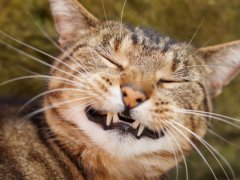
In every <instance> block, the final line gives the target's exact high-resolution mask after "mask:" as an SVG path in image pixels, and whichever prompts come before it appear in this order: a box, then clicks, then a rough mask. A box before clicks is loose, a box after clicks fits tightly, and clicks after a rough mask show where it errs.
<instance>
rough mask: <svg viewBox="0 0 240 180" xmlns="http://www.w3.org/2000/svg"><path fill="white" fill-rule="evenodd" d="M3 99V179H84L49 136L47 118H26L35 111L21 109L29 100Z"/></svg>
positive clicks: (0, 152)
mask: <svg viewBox="0 0 240 180" xmlns="http://www.w3.org/2000/svg"><path fill="white" fill-rule="evenodd" d="M1 100H2V101H1V104H0V179H1V177H4V178H5V179H25V178H27V179H28V178H29V179H38V177H45V178H46V179H81V178H79V177H81V175H80V174H79V171H78V169H77V168H76V166H75V165H74V164H73V163H72V162H71V161H70V160H69V158H68V157H67V156H66V155H65V154H64V153H63V152H61V151H60V150H59V148H58V147H57V146H54V145H53V143H51V141H49V139H47V137H46V133H48V129H47V125H45V124H44V121H43V119H42V118H44V117H41V116H38V117H34V118H32V119H24V118H23V117H24V115H26V114H27V113H29V112H31V111H30V110H29V109H27V110H26V111H25V112H23V113H19V112H18V111H19V109H20V108H21V107H22V105H23V104H24V102H25V101H23V100H19V99H1ZM34 109H36V107H34ZM45 178H43V179H45Z"/></svg>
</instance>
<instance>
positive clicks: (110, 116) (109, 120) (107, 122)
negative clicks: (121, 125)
mask: <svg viewBox="0 0 240 180" xmlns="http://www.w3.org/2000/svg"><path fill="white" fill-rule="evenodd" d="M112 120H113V113H110V112H109V113H107V120H106V125H107V126H110V124H111V122H112Z"/></svg>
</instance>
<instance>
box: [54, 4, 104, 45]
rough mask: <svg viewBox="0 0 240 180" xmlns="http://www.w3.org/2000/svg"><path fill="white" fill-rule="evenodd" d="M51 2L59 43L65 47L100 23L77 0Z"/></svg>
mask: <svg viewBox="0 0 240 180" xmlns="http://www.w3.org/2000/svg"><path fill="white" fill-rule="evenodd" d="M50 3H51V11H52V15H53V18H54V22H55V27H56V31H57V32H58V34H59V43H60V45H61V46H62V47H63V48H66V47H68V46H69V45H71V44H72V43H74V42H75V41H76V39H77V37H79V36H80V35H81V33H83V32H84V31H86V30H88V29H90V28H93V27H96V26H97V25H98V24H100V21H99V20H98V19H97V18H95V17H94V16H93V15H92V14H91V13H89V12H88V11H87V10H86V9H85V8H84V7H83V6H82V5H81V4H80V3H79V2H78V1H77V0H50Z"/></svg>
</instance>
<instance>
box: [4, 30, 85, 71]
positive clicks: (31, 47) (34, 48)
mask: <svg viewBox="0 0 240 180" xmlns="http://www.w3.org/2000/svg"><path fill="white" fill-rule="evenodd" d="M0 34H2V35H4V36H5V37H8V38H9V39H11V40H13V41H15V42H17V43H19V44H21V45H23V46H25V47H28V48H30V49H32V50H34V51H36V52H39V53H41V54H43V55H45V56H47V57H50V58H52V59H53V60H55V61H57V62H59V63H61V64H63V65H65V66H66V67H68V68H70V69H71V70H73V71H75V72H78V73H80V74H81V72H79V71H78V70H77V69H75V68H73V67H71V66H70V65H68V64H67V63H65V62H63V61H61V60H60V59H58V58H56V57H54V56H52V55H50V54H48V53H46V52H44V51H42V50H40V49H38V48H36V47H34V46H32V45H29V44H26V43H24V42H22V41H20V40H18V39H16V38H14V37H13V36H10V35H9V34H7V33H5V32H3V31H1V30H0Z"/></svg>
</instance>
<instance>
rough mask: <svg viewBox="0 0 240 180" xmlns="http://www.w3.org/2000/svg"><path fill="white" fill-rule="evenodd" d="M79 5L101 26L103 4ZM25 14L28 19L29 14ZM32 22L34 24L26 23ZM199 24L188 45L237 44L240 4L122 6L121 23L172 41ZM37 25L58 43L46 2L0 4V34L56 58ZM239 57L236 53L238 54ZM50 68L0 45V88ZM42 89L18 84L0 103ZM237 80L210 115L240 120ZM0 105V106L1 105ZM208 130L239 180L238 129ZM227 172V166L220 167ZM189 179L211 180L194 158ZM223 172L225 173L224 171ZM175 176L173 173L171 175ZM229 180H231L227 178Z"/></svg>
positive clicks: (110, 3) (190, 0)
mask: <svg viewBox="0 0 240 180" xmlns="http://www.w3.org/2000/svg"><path fill="white" fill-rule="evenodd" d="M103 1H104V4H105V9H106V15H107V18H108V19H111V20H119V19H120V14H121V10H122V6H123V0H118V1H116V0H103ZM81 2H82V4H83V5H84V6H85V7H87V9H89V11H90V12H92V13H93V14H94V15H95V16H96V17H98V18H99V19H102V20H104V19H105V16H104V11H103V4H102V0H81ZM29 12H30V14H31V15H30V14H29ZM31 16H33V18H34V20H33V19H32V18H31ZM202 21H203V24H202V25H201V27H200V29H199V32H198V33H197V35H196V37H195V38H194V39H193V42H192V44H194V45H196V46H198V47H202V46H205V45H206V44H207V45H213V44H218V43H224V42H228V41H232V40H236V39H240V1H239V0H231V1H226V0H127V3H126V7H125V10H124V16H123V22H125V23H130V24H134V25H138V26H146V27H151V28H154V29H156V30H158V31H160V32H162V33H163V34H166V35H168V36H170V37H172V38H174V39H176V40H180V41H186V42H188V41H189V40H190V39H191V38H192V36H193V34H194V33H195V32H196V30H197V28H198V26H199V25H200V23H201V22H202ZM36 24H40V25H41V27H42V28H43V29H44V30H45V31H46V32H47V33H48V34H49V36H50V37H51V38H52V39H54V40H55V41H57V34H56V32H55V30H54V25H53V22H52V18H51V13H50V10H49V3H48V1H47V0H36V1H34V0H1V2H0V30H2V31H4V32H6V33H8V34H9V35H12V36H14V37H15V38H17V39H19V40H21V41H23V42H25V43H27V44H30V45H33V46H35V47H37V48H39V49H41V50H43V51H45V52H46V53H49V54H51V55H54V56H56V55H57V54H58V53H59V50H58V49H57V48H56V47H55V46H54V45H53V44H52V43H51V42H50V41H49V40H48V39H47V38H46V37H45V36H44V35H43V33H42V32H41V31H40V29H39V28H38V26H37V25H36ZM0 40H1V41H4V42H6V43H9V44H11V45H14V46H15V47H17V48H18V49H20V50H23V51H24V52H27V53H29V54H31V55H32V56H35V57H37V58H40V59H42V60H44V61H47V62H51V59H50V58H47V57H46V56H43V55H41V54H39V53H37V52H34V51H32V50H30V49H29V48H26V47H24V46H23V45H20V44H18V43H14V42H13V41H11V40H10V39H9V38H6V37H4V36H2V35H0ZM239 53H240V52H239ZM48 70H49V68H48V67H46V66H44V65H41V64H39V63H37V62H34V61H33V60H31V59H29V58H26V57H25V56H23V55H20V54H18V53H17V52H14V51H12V50H10V49H9V48H7V47H6V46H5V45H3V44H1V43H0V82H3V81H6V80H9V79H12V78H16V77H21V76H24V75H30V74H31V73H30V71H33V72H35V73H41V74H47V73H48ZM44 88H45V83H44V81H42V80H41V79H28V80H22V81H17V82H14V83H11V84H8V85H5V86H3V87H0V97H24V98H30V97H33V96H34V95H36V94H38V93H40V92H42V91H43V90H44ZM239 88H240V76H238V77H237V78H236V79H235V80H234V81H233V82H232V83H231V85H229V86H228V87H226V88H225V91H224V93H223V94H221V95H220V96H219V97H218V98H217V99H216V103H215V111H216V112H218V113H220V114H224V115H227V116H231V117H235V118H239V119H240V110H239V108H240V92H239ZM0 103H1V102H0ZM211 130H212V131H214V132H216V133H218V134H219V135H220V136H221V137H223V138H226V139H227V140H228V141H229V143H231V144H233V145H230V144H229V143H227V142H224V141H223V140H220V139H219V138H217V137H216V136H214V135H213V134H211V133H209V135H208V136H207V141H208V142H210V143H211V144H212V145H213V146H214V147H215V148H216V149H217V150H218V151H219V152H220V153H221V154H222V155H223V156H224V157H225V158H226V159H227V160H228V162H229V163H230V164H231V165H232V167H233V169H234V171H235V173H236V175H237V177H238V179H240V156H239V153H240V149H239V147H240V132H239V129H237V128H234V127H231V126H227V125H226V124H225V123H221V122H215V120H213V124H212V126H211ZM201 151H202V152H203V154H204V156H205V157H206V158H207V159H208V160H209V162H210V164H211V166H212V167H213V170H214V172H215V173H216V174H217V177H218V178H219V179H226V177H225V176H224V173H223V170H222V169H221V166H219V164H218V163H217V161H216V160H215V159H214V158H213V156H212V155H211V154H210V153H209V152H207V150H206V148H203V147H202V148H201ZM222 164H223V166H224V168H225V169H226V170H227V166H226V165H224V163H222ZM188 168H189V174H190V179H194V180H195V179H196V180H201V179H204V178H205V179H213V176H212V175H211V171H210V170H209V168H208V167H207V165H206V164H205V163H204V162H203V160H202V159H201V158H200V156H199V155H198V154H197V153H194V154H192V155H191V156H190V157H188ZM179 170H180V178H179V179H185V175H184V171H185V170H184V165H183V164H181V165H180V166H179ZM227 172H229V171H228V170H227ZM171 174H172V176H173V177H174V176H175V173H174V171H173V172H172V173H171ZM230 179H232V178H230Z"/></svg>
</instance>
